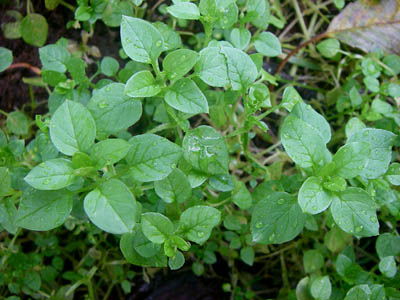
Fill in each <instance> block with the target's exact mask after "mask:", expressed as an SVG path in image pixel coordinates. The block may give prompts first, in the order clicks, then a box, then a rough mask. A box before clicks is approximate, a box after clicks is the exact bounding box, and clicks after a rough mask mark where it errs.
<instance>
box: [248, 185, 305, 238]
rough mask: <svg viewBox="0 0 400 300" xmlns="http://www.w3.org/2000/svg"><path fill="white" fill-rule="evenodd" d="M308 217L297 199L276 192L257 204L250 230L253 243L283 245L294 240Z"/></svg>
mask: <svg viewBox="0 0 400 300" xmlns="http://www.w3.org/2000/svg"><path fill="white" fill-rule="evenodd" d="M305 220H306V215H305V214H304V213H303V212H302V211H301V208H300V206H299V204H298V203H297V199H296V198H294V197H293V196H291V195H289V194H287V193H281V192H275V193H272V194H269V195H268V196H267V197H266V198H265V199H262V200H260V201H258V202H257V204H256V205H255V207H254V210H253V213H252V216H251V224H250V230H251V235H252V237H253V241H254V242H256V243H260V244H281V243H285V242H288V241H290V240H292V239H294V238H295V237H296V236H297V235H298V234H299V233H300V232H301V231H302V230H303V227H304V223H305Z"/></svg>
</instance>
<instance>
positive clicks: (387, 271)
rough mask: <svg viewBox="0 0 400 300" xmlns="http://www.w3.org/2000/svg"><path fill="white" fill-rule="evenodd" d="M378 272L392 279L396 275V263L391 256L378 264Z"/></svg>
mask: <svg viewBox="0 0 400 300" xmlns="http://www.w3.org/2000/svg"><path fill="white" fill-rule="evenodd" d="M379 271H381V273H382V274H383V275H385V276H386V277H389V278H393V277H394V276H395V275H396V273H397V266H396V261H395V259H394V257H393V256H386V257H384V258H382V259H381V261H380V262H379Z"/></svg>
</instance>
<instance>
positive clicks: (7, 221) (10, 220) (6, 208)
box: [0, 197, 18, 234]
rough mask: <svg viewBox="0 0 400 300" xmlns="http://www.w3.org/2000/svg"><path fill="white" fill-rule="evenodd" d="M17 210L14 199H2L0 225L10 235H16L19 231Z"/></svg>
mask: <svg viewBox="0 0 400 300" xmlns="http://www.w3.org/2000/svg"><path fill="white" fill-rule="evenodd" d="M16 216H17V209H16V208H15V204H14V199H12V198H11V197H7V198H4V199H0V225H1V226H2V227H4V229H5V230H7V231H8V232H9V233H12V234H15V233H16V232H17V230H18V226H17V224H16Z"/></svg>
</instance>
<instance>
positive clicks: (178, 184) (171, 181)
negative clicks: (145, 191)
mask: <svg viewBox="0 0 400 300" xmlns="http://www.w3.org/2000/svg"><path fill="white" fill-rule="evenodd" d="M154 189H155V191H156V193H157V195H158V196H159V197H160V198H161V199H163V200H164V201H165V202H167V203H173V202H178V203H183V202H185V201H186V200H188V199H189V198H190V196H191V195H192V188H191V186H190V183H189V180H188V179H187V177H186V176H185V174H184V173H183V172H182V171H181V170H179V169H174V170H173V171H172V172H171V173H170V174H169V175H168V176H167V177H166V178H164V179H162V180H160V181H156V182H154Z"/></svg>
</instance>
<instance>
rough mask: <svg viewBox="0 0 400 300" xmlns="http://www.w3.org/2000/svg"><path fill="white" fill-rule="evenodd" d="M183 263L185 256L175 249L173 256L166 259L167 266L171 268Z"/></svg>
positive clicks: (173, 268) (180, 265) (176, 268)
mask: <svg viewBox="0 0 400 300" xmlns="http://www.w3.org/2000/svg"><path fill="white" fill-rule="evenodd" d="M184 264H185V257H184V256H183V254H182V252H180V251H177V252H176V253H175V256H174V257H170V258H169V259H168V266H169V268H170V269H171V270H178V269H180V268H181V267H182V266H183V265H184Z"/></svg>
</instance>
